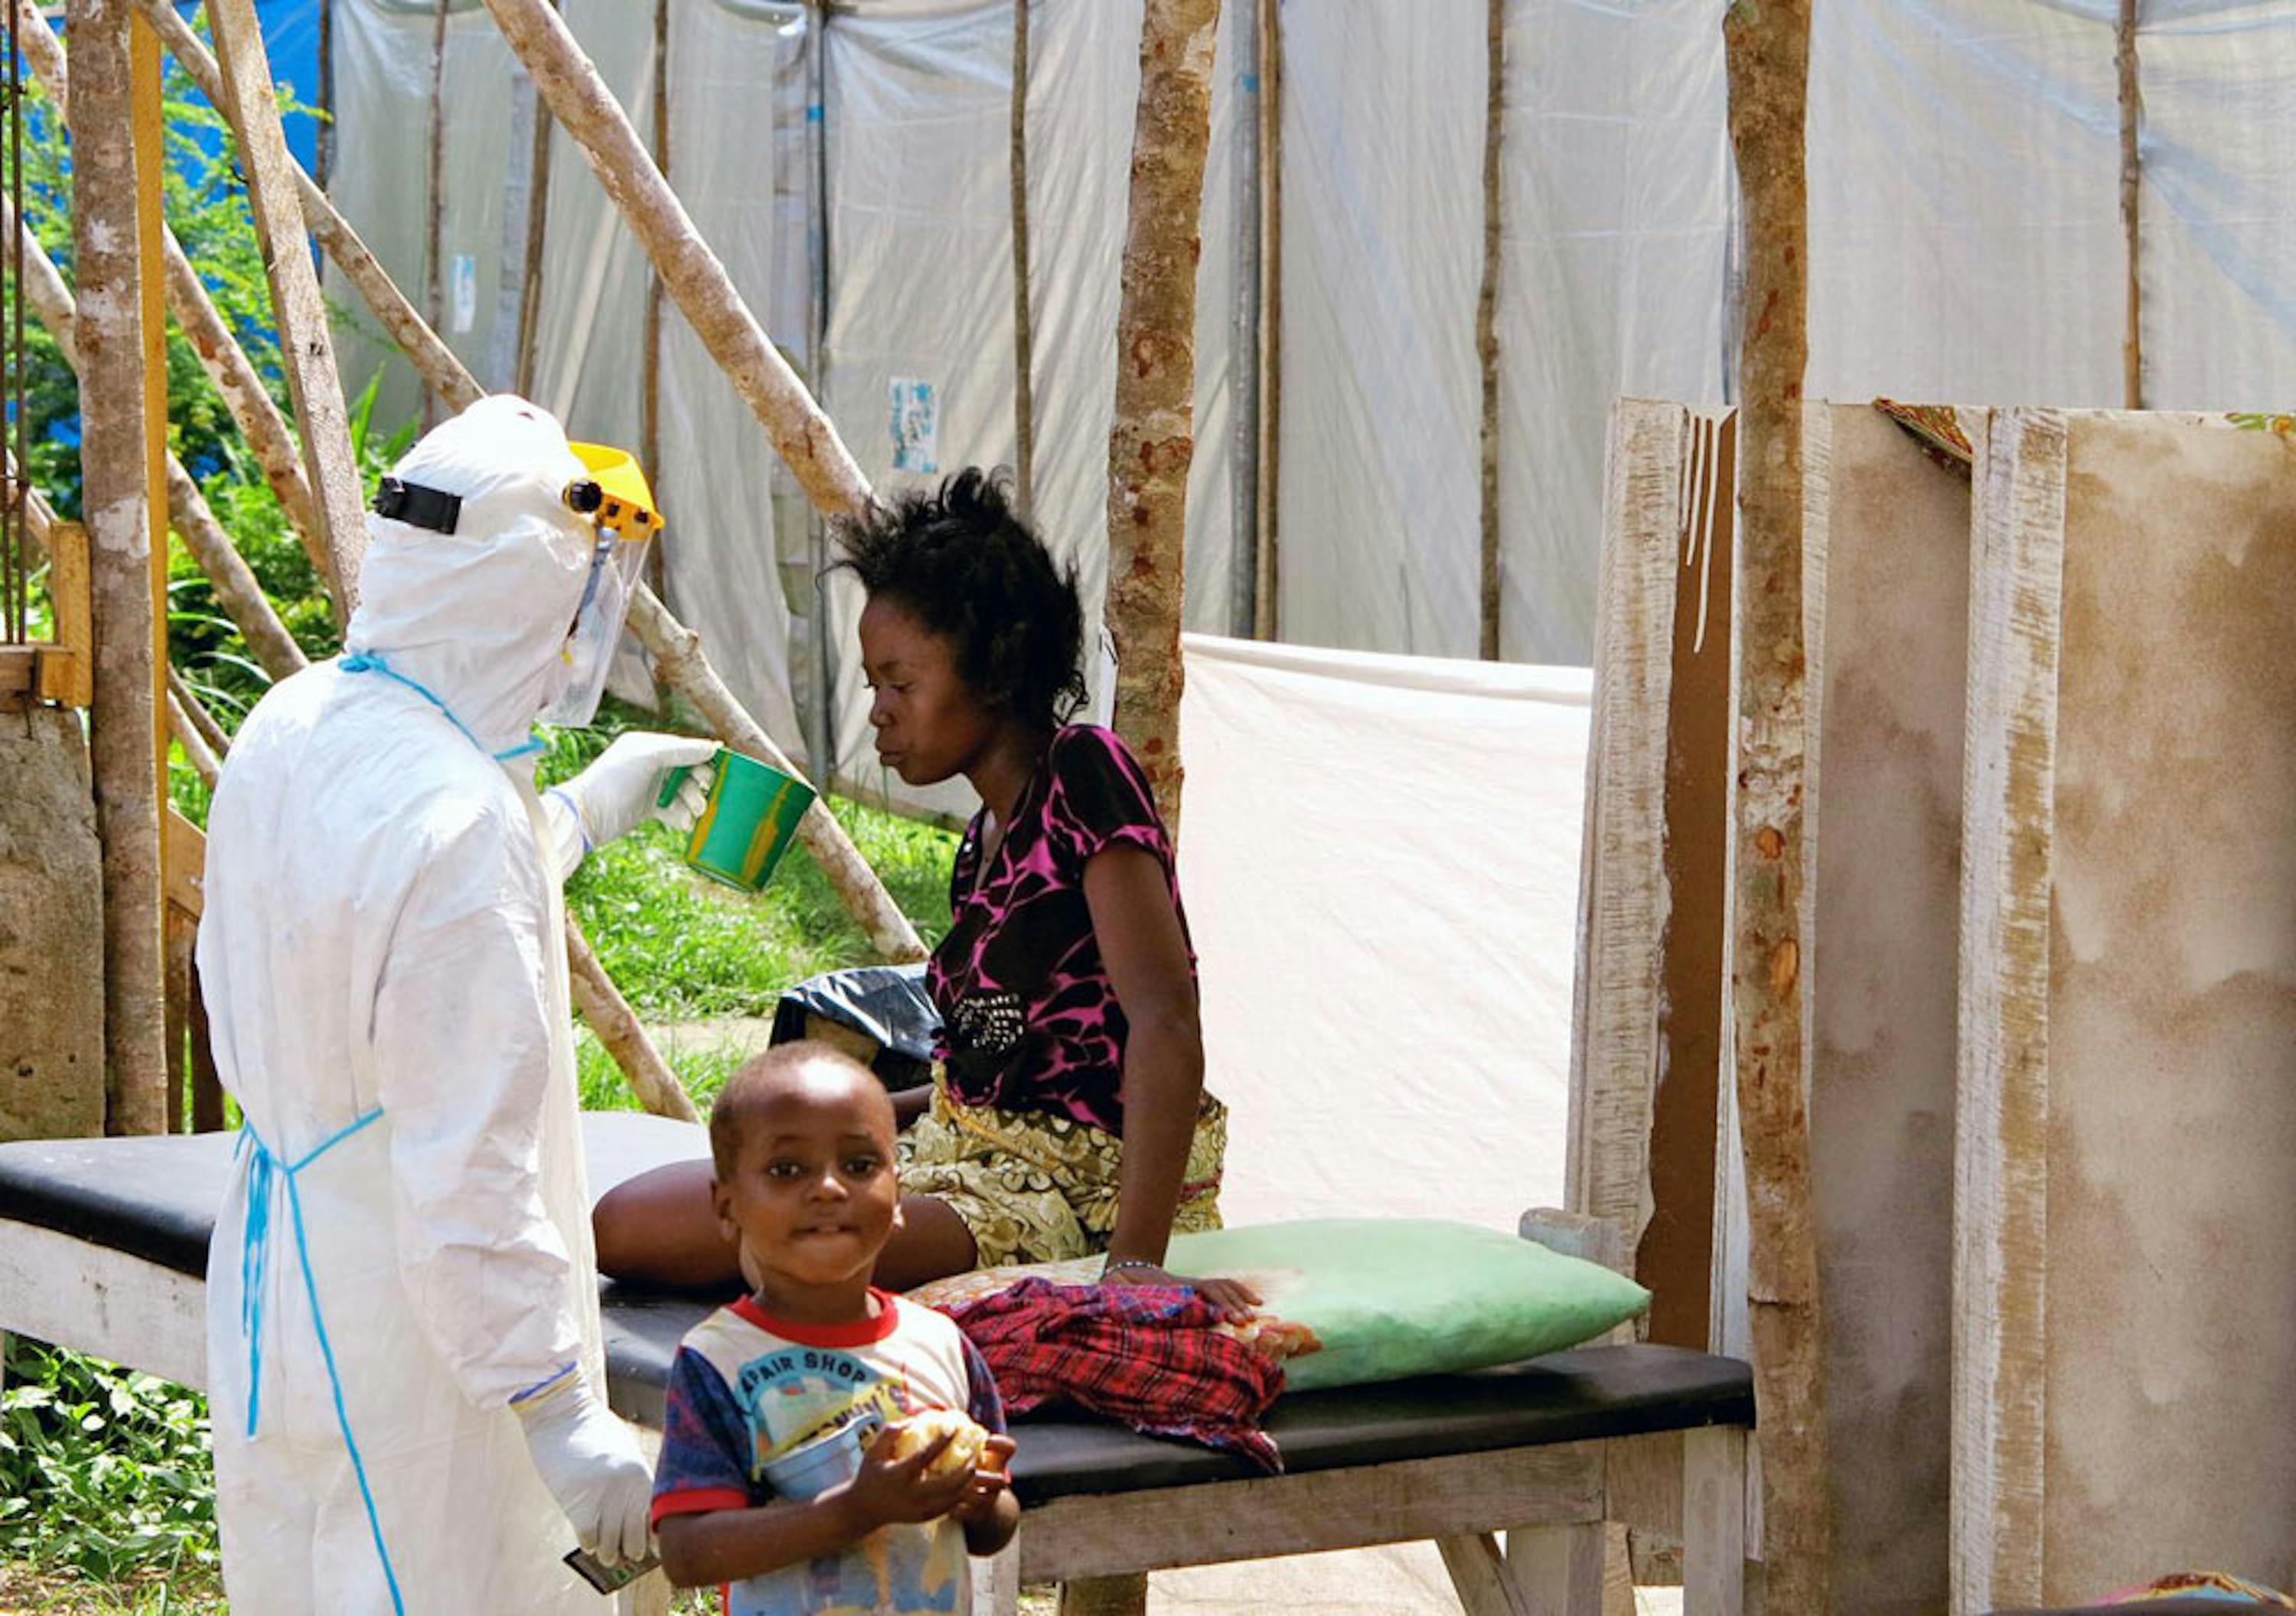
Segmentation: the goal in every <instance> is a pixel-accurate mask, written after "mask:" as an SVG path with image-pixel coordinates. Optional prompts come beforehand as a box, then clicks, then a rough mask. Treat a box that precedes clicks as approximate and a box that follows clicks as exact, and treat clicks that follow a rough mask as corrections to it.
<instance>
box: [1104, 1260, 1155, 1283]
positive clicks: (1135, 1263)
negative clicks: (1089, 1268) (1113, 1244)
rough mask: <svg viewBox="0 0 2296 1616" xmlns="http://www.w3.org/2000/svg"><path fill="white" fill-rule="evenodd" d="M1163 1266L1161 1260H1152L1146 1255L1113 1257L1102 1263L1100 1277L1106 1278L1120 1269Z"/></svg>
mask: <svg viewBox="0 0 2296 1616" xmlns="http://www.w3.org/2000/svg"><path fill="white" fill-rule="evenodd" d="M1163 1266H1164V1265H1163V1264H1162V1263H1160V1262H1151V1261H1148V1259H1147V1258H1145V1257H1111V1258H1109V1259H1108V1260H1107V1261H1103V1263H1102V1264H1101V1265H1100V1277H1102V1278H1103V1279H1105V1278H1107V1277H1109V1276H1110V1275H1111V1274H1113V1273H1114V1272H1116V1270H1117V1269H1127V1268H1144V1269H1161V1268H1162V1267H1163Z"/></svg>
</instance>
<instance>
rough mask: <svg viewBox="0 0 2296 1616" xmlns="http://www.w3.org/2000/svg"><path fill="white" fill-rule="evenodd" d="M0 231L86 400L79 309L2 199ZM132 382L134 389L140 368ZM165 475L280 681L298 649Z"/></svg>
mask: <svg viewBox="0 0 2296 1616" xmlns="http://www.w3.org/2000/svg"><path fill="white" fill-rule="evenodd" d="M75 222H77V221H76V220H75ZM0 230H4V231H5V232H6V233H8V234H9V236H10V238H11V239H12V241H16V242H18V243H20V244H21V248H22V251H23V266H24V279H23V289H24V301H25V302H26V303H27V304H29V305H30V306H31V309H32V312H33V313H34V314H36V315H37V316H38V318H39V322H40V323H41V324H42V325H44V326H45V327H46V328H47V331H48V335H50V336H51V337H53V338H54V339H55V342H56V350H57V352H58V353H60V354H61V355H62V356H63V361H64V363H66V364H68V365H70V366H71V367H72V369H73V370H74V371H76V372H78V375H79V379H80V388H81V392H82V393H83V395H85V394H86V392H87V391H88V390H89V389H90V388H92V387H93V386H94V380H93V379H92V378H91V377H90V375H89V374H88V371H86V368H85V367H84V365H83V364H82V361H81V354H80V338H79V331H80V322H79V315H78V303H77V302H76V301H75V299H74V298H73V297H72V294H71V292H70V290H69V289H68V288H67V287H66V286H65V285H64V282H63V277H62V276H61V274H59V273H56V266H55V265H54V263H53V261H52V260H50V258H49V257H48V255H47V254H46V253H45V252H44V251H42V250H41V249H40V244H39V241H37V238H35V237H34V236H33V234H32V233H31V232H30V231H29V229H25V228H23V227H22V226H21V224H20V223H19V221H18V220H17V217H16V213H15V209H14V208H12V207H11V206H10V205H9V202H8V199H7V198H6V197H5V196H4V195H0ZM83 262H84V261H83ZM138 376H139V381H138V385H139V386H140V385H141V382H140V376H141V367H140V365H139V367H138ZM166 468H167V482H168V515H169V517H170V518H172V519H173V521H174V522H175V525H176V533H177V534H178V535H181V537H182V538H183V541H184V549H185V550H187V551H190V552H191V555H192V559H193V560H195V561H197V562H198V563H199V566H200V570H201V572H203V573H205V574H206V575H207V578H208V582H209V584H212V585H213V586H214V588H215V592H216V601H217V604H218V605H220V606H221V607H222V608H223V609H224V613H225V616H228V617H230V619H231V620H232V622H233V623H234V624H235V625H236V626H237V627H238V629H239V632H240V633H241V635H242V637H243V638H244V639H245V640H246V641H247V644H248V649H250V650H251V651H253V652H254V654H255V659H256V661H257V662H258V663H260V664H261V665H262V666H263V670H264V672H266V673H269V674H270V675H271V676H272V677H273V678H274V679H284V678H285V677H286V676H287V675H288V674H290V673H293V672H294V671H295V670H296V669H297V668H299V667H301V666H302V665H303V663H304V660H305V658H304V656H303V652H302V649H301V648H300V647H299V646H298V645H297V644H296V643H295V640H294V637H293V636H292V635H291V634H290V633H288V632H287V628H286V625H285V624H283V623H281V622H280V621H279V615H278V613H276V612H275V611H274V610H272V608H271V602H270V601H269V600H266V598H265V597H264V593H263V586H262V585H261V584H258V583H257V582H256V578H255V575H254V573H253V572H251V571H250V570H249V568H248V565H247V562H246V561H245V560H244V559H242V557H241V556H240V553H239V551H237V550H236V549H234V547H233V545H232V542H231V535H228V534H226V533H225V532H224V530H223V524H222V523H220V522H218V521H217V520H216V518H215V513H214V512H213V511H212V510H209V509H208V502H207V501H206V499H205V498H204V497H202V496H201V494H200V490H199V485H198V484H196V483H194V482H193V480H192V474H191V473H190V472H188V471H186V470H184V467H183V464H182V462H181V461H177V460H176V458H175V457H174V456H173V455H169V456H168V459H167V462H166Z"/></svg>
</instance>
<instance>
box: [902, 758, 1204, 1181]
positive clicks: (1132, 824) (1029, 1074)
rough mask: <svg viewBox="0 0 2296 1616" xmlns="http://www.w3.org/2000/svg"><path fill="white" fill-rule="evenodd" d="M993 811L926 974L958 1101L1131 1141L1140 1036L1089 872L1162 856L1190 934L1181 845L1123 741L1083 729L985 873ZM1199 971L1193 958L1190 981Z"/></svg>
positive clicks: (1038, 780)
mask: <svg viewBox="0 0 2296 1616" xmlns="http://www.w3.org/2000/svg"><path fill="white" fill-rule="evenodd" d="M986 812H987V810H985V809H984V810H983V811H982V812H980V813H978V814H975V815H974V816H973V819H972V824H971V825H969V826H967V827H966V828H965V832H964V841H963V842H962V843H961V844H960V845H958V847H957V850H956V865H955V869H953V870H952V871H951V872H950V876H949V907H950V909H951V910H952V911H953V918H952V923H951V925H950V926H949V930H948V935H947V937H945V938H944V939H942V941H941V944H940V946H939V948H937V949H935V950H934V951H933V955H932V960H931V964H930V965H928V966H927V967H926V968H925V991H926V992H928V993H929V994H931V996H932V1001H933V1004H934V1005H935V1007H936V1008H939V1011H940V1015H941V1047H940V1050H939V1054H940V1057H941V1060H942V1062H943V1063H944V1064H945V1065H946V1066H947V1071H948V1092H949V1098H951V1099H953V1100H955V1101H957V1102H959V1103H960V1104H964V1105H968V1106H1002V1107H1003V1108H1005V1109H1006V1110H1008V1111H1048V1112H1052V1113H1054V1114H1056V1115H1065V1116H1071V1117H1074V1118H1075V1119H1077V1120H1078V1122H1088V1123H1090V1124H1091V1125H1092V1126H1094V1127H1095V1128H1098V1129H1101V1130H1103V1131H1104V1132H1108V1133H1112V1134H1118V1135H1121V1134H1122V1133H1123V1131H1124V1104H1123V1100H1122V1098H1121V1097H1120V1095H1119V1089H1120V1087H1121V1084H1122V1081H1123V1076H1124V1041H1125V1033H1126V1031H1127V1029H1126V1024H1125V1019H1124V1010H1123V1007H1122V1006H1120V1005H1119V1004H1118V1003H1117V1001H1116V993H1115V991H1114V989H1112V988H1111V986H1110V984H1109V980H1108V972H1107V970H1106V968H1105V967H1103V965H1102V963H1101V958H1100V944H1099V943H1098V941H1097V940H1096V939H1095V937H1094V935H1093V930H1092V912H1091V910H1089V909H1088V908H1087V906H1086V903H1085V897H1084V867H1085V865H1086V864H1087V862H1088V861H1090V860H1091V858H1092V856H1093V855H1094V854H1095V853H1099V852H1101V851H1102V850H1103V849H1105V848H1109V847H1117V846H1131V847H1138V848H1141V849H1143V850H1144V851H1146V852H1148V853H1152V854H1153V855H1154V856H1155V858H1156V861H1157V862H1158V863H1160V864H1161V865H1162V866H1163V867H1164V879H1165V882H1166V884H1167V885H1168V886H1169V887H1170V888H1171V893H1172V907H1173V909H1174V910H1177V911H1178V912H1179V915H1180V934H1181V935H1182V936H1183V937H1185V936H1186V935H1187V928H1188V918H1187V913H1186V911H1185V910H1181V909H1180V888H1179V884H1178V882H1177V880H1176V879H1175V878H1174V877H1173V872H1172V842H1171V838H1170V837H1169V836H1168V835H1167V834H1166V833H1165V830H1164V822H1163V820H1161V819H1160V818H1159V817H1158V816H1157V813H1156V803H1155V799H1154V797H1153V796H1151V795H1150V793H1149V789H1148V779H1147V776H1146V775H1144V774H1143V773H1142V772H1141V769H1140V764H1139V763H1138V762H1137V760H1136V759H1135V758H1134V757H1133V755H1132V754H1131V752H1130V751H1128V749H1127V748H1126V747H1125V745H1124V743H1123V742H1122V741H1121V740H1119V739H1117V737H1116V736H1115V734H1114V733H1113V732H1111V731H1110V730H1103V729H1102V728H1100V727H1099V726H1098V725H1097V724H1070V725H1069V726H1068V727H1066V728H1065V729H1062V730H1059V731H1058V732H1057V733H1055V734H1054V737H1053V741H1052V745H1051V746H1050V747H1048V748H1047V749H1046V753H1045V761H1044V763H1042V764H1040V765H1039V766H1038V767H1037V772H1036V775H1035V776H1034V778H1032V779H1030V780H1029V784H1028V785H1027V787H1025V788H1023V789H1022V791H1021V798H1020V801H1019V802H1017V803H1015V804H1013V823H1012V825H1011V827H1010V828H1008V829H1007V830H1006V831H1005V839H1004V841H1003V842H1001V843H1000V844H998V845H997V848H996V856H995V857H993V858H991V859H990V860H989V861H988V869H987V870H986V871H985V872H984V871H982V869H980V831H981V822H982V820H983V818H984V816H985V815H986ZM1195 964H1196V960H1195V950H1194V948H1193V945H1191V946H1190V948H1189V951H1188V972H1189V975H1190V976H1191V978H1193V975H1194V974H1195Z"/></svg>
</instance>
